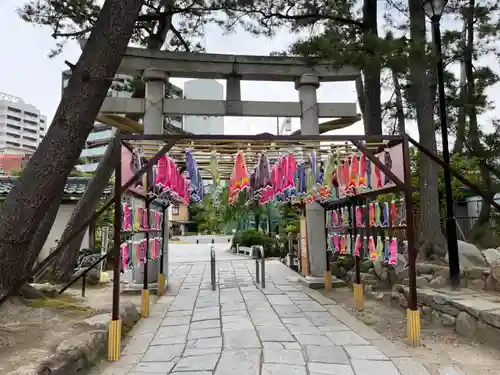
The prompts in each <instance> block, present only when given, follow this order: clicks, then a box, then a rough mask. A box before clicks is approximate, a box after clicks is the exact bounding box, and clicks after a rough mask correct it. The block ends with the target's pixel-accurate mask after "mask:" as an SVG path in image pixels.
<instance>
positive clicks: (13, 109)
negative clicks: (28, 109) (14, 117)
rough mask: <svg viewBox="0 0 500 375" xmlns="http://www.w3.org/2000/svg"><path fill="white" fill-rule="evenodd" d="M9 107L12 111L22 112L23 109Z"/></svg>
mask: <svg viewBox="0 0 500 375" xmlns="http://www.w3.org/2000/svg"><path fill="white" fill-rule="evenodd" d="M7 109H8V110H9V111H11V112H15V113H21V110H20V109H19V108H14V107H7Z"/></svg>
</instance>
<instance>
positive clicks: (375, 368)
mask: <svg viewBox="0 0 500 375" xmlns="http://www.w3.org/2000/svg"><path fill="white" fill-rule="evenodd" d="M351 365H352V367H353V369H354V372H355V373H356V375H371V374H384V375H401V373H400V372H399V371H398V369H397V368H396V366H395V365H394V363H392V362H391V361H370V360H365V359H353V360H351Z"/></svg>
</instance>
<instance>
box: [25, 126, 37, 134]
mask: <svg viewBox="0 0 500 375" xmlns="http://www.w3.org/2000/svg"><path fill="white" fill-rule="evenodd" d="M23 131H25V132H27V133H31V134H36V130H34V129H31V128H27V127H25V128H23Z"/></svg>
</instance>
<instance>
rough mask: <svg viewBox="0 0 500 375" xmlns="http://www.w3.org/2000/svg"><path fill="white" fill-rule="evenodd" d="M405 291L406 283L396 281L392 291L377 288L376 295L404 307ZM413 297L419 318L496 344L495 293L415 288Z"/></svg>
mask: <svg viewBox="0 0 500 375" xmlns="http://www.w3.org/2000/svg"><path fill="white" fill-rule="evenodd" d="M408 292H409V290H408V287H407V286H403V285H397V286H395V287H394V289H393V291H391V292H387V293H380V292H379V293H378V294H376V296H377V297H378V298H381V299H386V300H388V301H390V302H391V305H393V306H394V305H397V306H400V307H402V308H405V309H406V308H408ZM367 294H368V295H369V294H370V293H369V292H368V293H367ZM417 299H418V305H419V309H420V314H421V318H422V319H425V320H427V321H430V322H433V323H435V324H440V325H442V326H445V327H449V328H450V329H454V330H455V331H456V332H457V333H458V334H460V335H462V336H465V337H467V338H471V339H476V340H478V341H481V342H483V343H485V344H487V345H491V346H494V347H499V346H500V299H499V298H498V297H496V296H495V295H492V294H488V293H484V292H483V293H477V292H475V291H472V290H469V289H463V290H461V291H442V290H436V289H431V288H419V289H418V290H417Z"/></svg>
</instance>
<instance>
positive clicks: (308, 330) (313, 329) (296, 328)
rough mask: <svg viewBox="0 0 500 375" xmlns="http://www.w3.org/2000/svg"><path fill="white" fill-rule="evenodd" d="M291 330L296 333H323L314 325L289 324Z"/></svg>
mask: <svg viewBox="0 0 500 375" xmlns="http://www.w3.org/2000/svg"><path fill="white" fill-rule="evenodd" d="M288 329H289V330H290V332H291V333H292V334H294V335H321V334H322V332H321V331H320V330H319V329H318V328H317V327H314V326H312V325H311V326H288Z"/></svg>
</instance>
